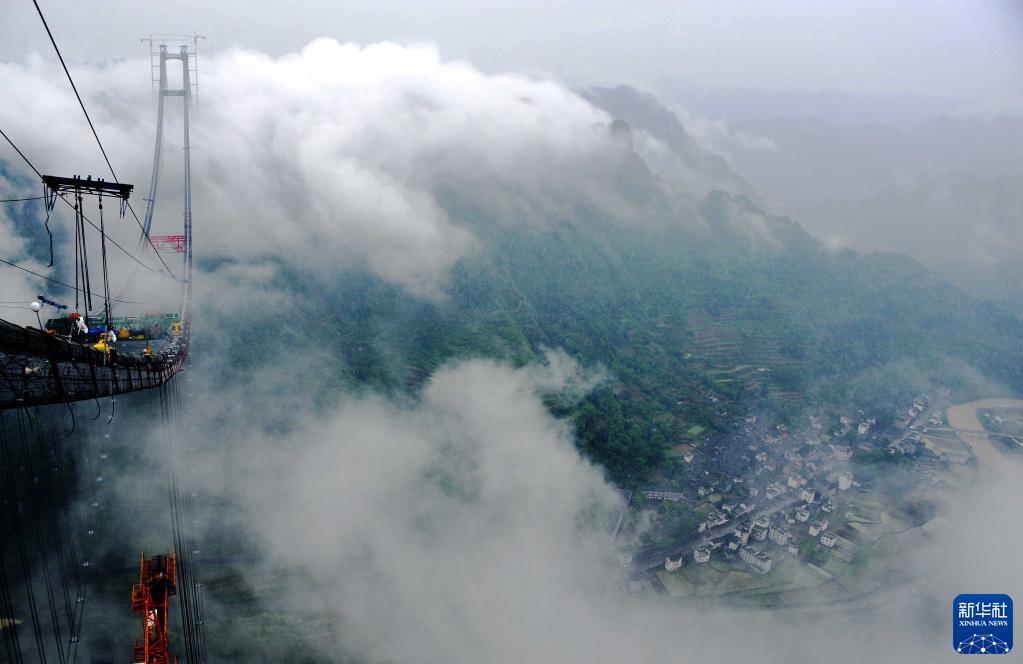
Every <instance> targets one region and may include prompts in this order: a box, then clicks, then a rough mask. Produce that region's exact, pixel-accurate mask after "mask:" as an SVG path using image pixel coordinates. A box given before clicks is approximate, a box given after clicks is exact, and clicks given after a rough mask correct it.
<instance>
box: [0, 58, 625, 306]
mask: <svg viewBox="0 0 1023 664" xmlns="http://www.w3.org/2000/svg"><path fill="white" fill-rule="evenodd" d="M171 64H174V63H173V62H172V63H171ZM146 68H147V64H146V63H145V62H144V61H138V60H131V61H123V62H117V63H114V64H109V65H103V66H91V67H90V66H76V67H75V68H74V70H75V71H74V74H75V76H76V79H77V80H78V83H79V86H80V89H82V90H84V91H85V92H86V104H87V106H88V107H89V109H90V111H91V114H92V116H93V118H94V119H95V120H96V121H97V130H98V132H99V135H100V136H101V138H102V139H103V142H104V144H105V145H106V146H107V150H108V152H109V154H110V155H111V159H112V161H113V162H114V164H115V166H116V168H117V169H118V175H119V176H120V177H121V178H122V179H123V180H125V181H131V182H135V183H136V184H137V185H138V186H137V188H136V202H138V199H139V198H140V197H142V196H145V191H144V187H143V186H141V185H142V183H145V182H148V175H149V160H150V158H151V157H150V150H151V145H152V140H153V137H152V133H153V129H152V127H153V98H152V96H151V94H150V92H149V91H148V90H147V89H146V88H147V86H146V85H144V84H142V83H141V78H142V77H141V74H142V73H144V72H145V71H146ZM0 85H2V86H3V88H4V89H5V90H7V91H9V97H8V100H7V102H8V103H6V104H5V107H4V109H3V110H0V122H2V123H3V126H4V127H5V128H6V129H7V130H8V131H9V133H10V134H11V135H12V136H13V137H14V138H15V140H16V141H17V142H19V143H20V144H21V146H22V148H23V149H24V150H25V152H26V153H27V154H29V155H32V157H31V158H33V159H34V160H36V161H38V162H39V163H38V164H37V166H38V167H40V168H41V169H42V170H45V171H60V172H67V173H83V174H84V173H92V174H94V175H96V176H100V175H105V170H106V169H105V167H104V165H103V162H102V161H101V160H100V155H99V152H98V149H97V148H96V146H95V145H94V144H93V143H92V139H91V136H90V135H89V133H88V131H87V130H86V127H85V124H84V119H83V118H82V117H81V114H80V112H79V111H78V110H76V105H75V102H74V99H73V97H72V96H71V95H70V92H69V90H68V89H67V84H66V81H65V80H63V78H62V77H61V76H60V72H59V70H57V69H56V68H55V67H54V66H53V63H51V62H49V61H48V60H46V59H44V58H41V57H39V56H30V57H29V58H27V60H26V61H25V62H24V63H20V64H17V63H15V64H12V63H5V64H0ZM201 85H202V89H201V97H200V100H201V103H200V105H199V106H197V107H195V108H193V109H192V116H191V119H192V136H191V145H192V150H191V155H192V173H193V208H194V219H195V221H194V223H195V234H196V248H197V251H198V253H199V256H200V257H202V256H221V257H228V258H234V259H239V260H261V259H264V258H266V257H268V256H279V255H281V254H285V255H287V256H288V257H289V260H291V261H293V262H294V263H296V264H299V265H302V266H303V267H306V268H308V269H310V270H314V271H319V272H321V273H324V274H326V273H329V272H331V271H333V270H334V269H335V268H336V267H338V266H346V265H348V266H356V267H365V268H367V269H369V270H370V271H372V272H373V273H374V274H376V275H378V276H380V277H382V278H383V279H385V280H387V281H390V282H392V283H395V284H399V285H401V286H402V287H404V288H406V289H407V290H409V291H410V292H413V293H415V294H417V295H421V296H424V297H432V298H436V297H442V295H443V290H444V285H445V280H446V277H447V274H448V272H449V270H450V269H451V268H452V266H453V265H454V264H455V263H457V262H458V261H459V260H460V259H461V258H462V257H463V256H466V255H467V254H468V253H470V252H471V251H472V250H473V247H474V244H475V240H474V238H473V235H472V234H471V232H470V231H469V230H468V229H467V228H466V227H465V226H464V225H462V224H460V223H458V222H457V221H456V220H452V219H451V218H450V215H449V211H448V210H446V209H445V208H444V206H443V205H442V204H441V202H440V201H439V192H441V191H444V190H453V191H456V192H458V194H459V195H460V196H462V197H463V198H466V199H470V200H471V199H472V198H473V197H474V196H476V197H477V198H479V199H487V200H489V201H491V202H492V203H493V206H492V207H493V208H494V210H496V211H497V212H498V213H500V214H496V215H495V216H496V217H497V218H498V219H502V220H505V221H509V222H511V223H514V222H515V221H516V220H517V219H519V218H520V215H519V213H521V211H522V207H523V204H522V201H523V200H529V201H531V203H532V204H534V205H536V204H540V205H549V206H560V207H561V208H562V209H563V208H564V207H565V203H563V201H566V200H569V201H578V200H580V199H582V200H590V201H594V202H595V204H597V205H598V206H602V207H610V208H612V209H614V210H620V209H621V208H622V207H623V206H626V205H627V203H626V202H625V200H624V199H623V198H622V196H621V195H620V194H618V193H616V188H615V186H614V177H615V175H616V171H615V169H616V168H617V167H618V164H619V162H621V161H622V160H623V159H625V157H626V154H625V151H624V150H623V149H622V148H621V146H619V145H618V144H616V143H614V142H613V141H611V140H609V137H608V131H607V125H608V123H609V122H610V119H609V118H608V117H607V116H606V115H605V114H604V113H603V112H601V111H599V110H597V109H595V108H593V107H592V106H591V105H589V104H588V103H587V102H585V101H584V100H582V99H581V98H579V97H578V96H577V95H576V94H575V93H573V92H571V91H570V90H568V89H566V88H564V87H562V86H560V85H557V84H555V83H552V82H548V81H538V80H531V79H528V78H524V77H521V76H508V75H485V74H482V73H480V72H479V71H477V70H475V69H473V68H472V67H471V66H469V65H467V64H464V63H459V62H445V61H443V60H442V59H441V57H440V55H439V54H438V52H437V51H436V49H434V48H433V47H430V46H399V45H396V44H387V43H382V44H374V45H370V46H365V47H361V46H357V45H354V44H340V43H338V42H335V41H332V40H327V39H323V40H318V41H315V42H313V43H311V44H309V45H308V46H306V47H305V48H304V49H302V51H300V52H298V53H292V54H289V55H284V56H281V57H278V58H271V57H268V56H265V55H262V54H260V53H256V52H253V51H246V50H232V51H228V52H226V53H224V54H223V55H219V56H216V57H214V58H212V59H210V60H204V61H203V63H202V78H201ZM173 101H175V100H174V99H173V98H171V99H169V100H168V102H169V103H168V105H167V119H166V129H165V140H166V144H165V149H164V155H163V172H162V175H161V181H162V183H163V184H162V185H161V193H160V200H159V201H158V208H157V223H156V225H155V231H154V232H156V233H171V232H174V230H175V228H176V227H177V225H178V221H177V220H178V219H179V218H180V217H179V214H180V212H179V210H180V207H179V204H178V201H179V200H180V193H179V192H180V184H179V182H180V177H179V173H180V168H181V166H180V160H179V155H180V151H179V148H180V147H181V139H180V138H179V129H178V127H179V126H180V125H179V119H178V117H177V116H178V115H179V112H178V111H177V107H176V106H175V104H174V103H173ZM12 168H13V173H15V174H16V175H17V177H16V178H14V179H13V180H12V176H8V184H10V185H14V184H20V185H21V186H23V187H31V186H33V185H32V184H31V183H32V181H33V180H34V178H33V177H32V176H31V174H30V172H29V171H28V170H27V169H26V168H25V167H24V166H23V165H20V164H12ZM609 185H610V186H609ZM501 197H503V198H504V199H507V200H508V201H509V202H508V204H507V205H504V206H502V205H500V204H499V203H498V201H499V200H500V199H501ZM544 201H546V203H544ZM137 207H139V208H140V210H139V211H141V204H139V205H138V206H137ZM537 216H543V215H537ZM111 232H112V234H115V233H120V237H122V238H127V239H130V238H131V236H132V233H133V232H135V231H133V230H132V225H130V224H129V225H127V226H125V227H123V228H117V229H114V230H113V231H111ZM126 241H127V240H126ZM132 246H133V243H132ZM115 260H120V259H116V258H115ZM150 260H152V259H151V258H150Z"/></svg>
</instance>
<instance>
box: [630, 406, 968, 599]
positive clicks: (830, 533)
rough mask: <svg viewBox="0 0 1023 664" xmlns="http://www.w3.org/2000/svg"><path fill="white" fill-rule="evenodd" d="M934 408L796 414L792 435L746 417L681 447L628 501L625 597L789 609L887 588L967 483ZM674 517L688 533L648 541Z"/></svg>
mask: <svg viewBox="0 0 1023 664" xmlns="http://www.w3.org/2000/svg"><path fill="white" fill-rule="evenodd" d="M944 396H946V394H944V393H941V392H939V393H938V395H937V397H936V398H935V397H933V396H932V395H929V394H921V395H919V396H917V397H915V398H914V399H912V401H910V402H907V403H904V404H899V407H898V409H897V411H896V416H895V417H888V418H887V419H888V420H889V421H887V422H885V423H883V424H881V425H879V424H878V418H877V417H875V416H874V415H871V414H870V413H865V412H862V411H860V412H855V413H848V414H844V413H840V412H839V413H827V412H818V413H810V414H807V415H805V416H803V417H801V418H800V419H799V422H798V425H796V426H792V425H786V424H783V423H781V422H777V421H772V420H771V419H769V418H768V417H765V416H758V415H747V416H744V417H742V418H738V419H736V420H734V421H733V423H732V425H733V432H730V433H725V434H721V435H718V436H706V437H705V438H704V439H703V440H701V441H699V444H689V445H685V446H683V447H682V449H680V450H679V458H678V460H677V463H676V467H675V472H674V473H673V474H672V475H671V476H670V477H668V478H667V481H665V482H664V483H663V484H658V485H657V486H646V487H642V488H641V489H639V490H638V491H636V492H635V494H634V495H633V496H632V501H631V502H632V503H633V505H634V514H635V515H636V517H635V519H636V521H637V522H639V523H645V524H647V525H646V528H647V532H646V534H643V533H642V532H641V533H640V537H639V539H638V541H637V542H635V543H634V544H636V546H629V545H628V544H627V543H626V542H625V541H624V540H623V542H622V543H621V544H622V547H621V548H622V552H621V553H620V556H619V559H620V562H622V564H623V565H624V566H625V567H626V569H628V570H629V571H630V583H629V590H630V591H631V592H633V593H642V592H659V593H665V594H667V595H669V596H671V597H673V598H686V599H696V598H710V597H715V598H718V599H724V600H726V601H731V602H736V603H743V604H755V605H760V606H779V605H800V606H803V605H806V604H813V603H817V602H824V603H826V602H847V601H851V600H855V598H857V597H862V596H863V595H864V594H865V593H868V592H877V591H878V590H879V589H882V588H890V587H895V586H897V585H898V584H899V583H900V582H903V581H905V580H906V578H905V575H904V574H903V573H902V572H900V571H899V570H900V565H899V564H898V562H897V558H898V557H899V555H900V554H902V553H906V552H911V551H913V550H917V549H919V548H920V547H923V546H926V544H927V541H928V540H929V539H930V536H931V533H933V532H934V531H935V530H936V529H938V528H940V527H941V526H942V525H943V523H944V522H945V520H944V518H943V517H941V516H939V515H938V513H937V512H938V510H937V508H936V506H937V505H938V504H939V502H940V500H941V499H942V496H943V494H944V492H946V491H947V489H949V488H953V489H954V488H960V487H962V486H964V485H965V484H966V483H968V482H970V481H972V478H973V473H974V467H973V464H972V462H971V459H972V457H971V453H970V449H969V447H968V446H967V445H965V444H964V443H963V442H962V441H961V440H959V439H958V438H957V437H956V436H955V433H954V432H952V430H951V429H950V428H949V427H948V424H947V421H946V420H945V418H944V404H943V403H942V398H943V397H944ZM893 473H894V474H896V475H893ZM896 477H897V480H898V481H897V483H893V482H892V479H893V478H896ZM678 512H682V513H685V514H689V515H693V516H694V521H695V519H697V518H698V522H694V523H693V524H692V527H690V528H688V530H687V531H686V532H683V533H681V536H679V537H677V538H676V539H672V538H671V536H670V535H671V534H675V535H678V533H671V534H669V536H668V537H659V536H658V535H659V533H657V527H656V524H657V523H658V521H659V520H664V519H666V518H667V517H665V516H663V515H671V514H675V513H678ZM620 526H621V524H620V523H619V527H620ZM651 532H652V533H654V534H653V535H651ZM626 539H627V538H626Z"/></svg>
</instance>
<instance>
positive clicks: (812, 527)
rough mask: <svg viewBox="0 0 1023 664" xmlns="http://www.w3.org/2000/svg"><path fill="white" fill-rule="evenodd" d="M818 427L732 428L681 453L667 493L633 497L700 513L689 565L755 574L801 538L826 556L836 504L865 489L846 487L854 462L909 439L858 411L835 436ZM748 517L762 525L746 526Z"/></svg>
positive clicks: (752, 424) (917, 409)
mask: <svg viewBox="0 0 1023 664" xmlns="http://www.w3.org/2000/svg"><path fill="white" fill-rule="evenodd" d="M929 404H930V397H929V396H927V395H921V396H918V397H916V398H915V399H914V400H913V403H912V405H911V406H910V407H909V408H907V409H906V410H905V413H906V414H907V415H908V416H909V420H908V422H909V423H911V422H912V421H913V420H914V418H916V417H918V416H919V415H920V414H921V413H923V412H925V411H926V409H927V407H928V406H929ZM826 421H827V418H826V417H824V416H823V415H820V414H810V415H808V416H807V417H806V419H804V420H803V422H802V423H801V424H800V425H799V426H793V427H792V428H791V430H790V427H788V426H786V425H785V424H783V423H776V424H775V423H772V422H770V421H767V422H765V421H763V420H761V421H759V422H758V418H757V417H756V416H748V417H745V418H740V419H737V420H736V421H735V423H734V424H735V431H734V432H733V433H728V434H721V435H720V436H718V437H715V438H704V441H703V442H704V445H703V447H697V448H695V450H696V453H695V454H694V452H693V451H692V450H689V451H687V452H686V455H685V457H684V458H683V462H684V465H682V466H681V470H680V472H679V475H678V478H677V481H676V482H674V484H673V485H672V486H671V487H670V488H649V489H644V490H642V493H643V495H645V496H646V498H647V499H648V500H670V501H685V502H688V503H690V504H692V505H693V506H694V507H695V508H697V509H700V510H702V511H703V512H704V513H705V515H706V516H705V518H704V520H703V522H702V523H701V524H700V525H699V529H698V530H699V534H700V535H702V537H703V538H704V541H705V542H706V543H705V544H704V545H702V546H699V547H698V548H695V549H691V550H690V551H691V556H692V562H693V563H694V564H705V563H707V562H709V561H710V560H711V558H712V556H717V555H720V556H723V557H725V558H726V559H737V560H739V561H741V562H742V563H745V564H746V565H748V566H749V567H750V568H752V569H753V570H754V571H756V572H758V573H761V574H764V573H767V572H769V571H770V570H771V569H772V566H773V565H774V564H775V560H776V559H777V558H779V557H780V556H785V555H792V556H798V555H799V544H800V543H803V545H804V546H805V544H806V542H807V540H808V538H813V539H814V540H816V543H817V544H818V545H819V546H821V547H823V548H827V549H830V548H832V547H834V546H835V545H836V543H837V542H838V540H839V537H838V535H837V534H836V533H835V532H834V531H833V530H829V525H831V522H833V521H835V518H834V517H835V514H834V511H835V510H836V508H837V506H836V499H837V498H838V496H839V495H840V494H841V493H842V492H848V491H851V490H854V489H864V490H865V489H867V488H869V483H870V482H869V478H867V479H865V480H861V482H862V486H861V482H858V481H856V479H855V478H854V475H853V472H852V471H851V466H850V461H851V460H852V459H853V457H854V455H855V454H856V453H857V451H858V450H859V451H867V452H873V451H878V450H884V449H889V448H890V441H891V440H893V439H896V438H898V439H900V440H905V439H908V438H909V437H908V436H906V435H903V434H902V433H901V432H899V431H898V430H897V429H896V428H895V426H884V427H880V426H878V422H877V419H876V418H875V417H872V416H869V414H866V413H863V412H862V411H860V412H858V413H857V414H856V416H850V415H840V416H838V417H837V426H836V425H835V424H836V421H835V420H834V419H832V420H830V421H831V424H826ZM897 424H898V422H897V423H896V425H897ZM744 469H745V470H744ZM757 513H760V514H761V516H757V517H756V518H753V515H755V514H757ZM764 513H766V514H767V515H764ZM715 551H720V553H714V552H715ZM689 555H690V554H688V553H687V554H686V555H683V556H680V557H679V558H677V559H672V558H671V557H668V558H667V559H666V560H665V563H664V567H665V569H667V570H668V571H674V570H678V569H680V568H681V567H682V566H683V564H684V563H685V559H686V558H688V556H689Z"/></svg>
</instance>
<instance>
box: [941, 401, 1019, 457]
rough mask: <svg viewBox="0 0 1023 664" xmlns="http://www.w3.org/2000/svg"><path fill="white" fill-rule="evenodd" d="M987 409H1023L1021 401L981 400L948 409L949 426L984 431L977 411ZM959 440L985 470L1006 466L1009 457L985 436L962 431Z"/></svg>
mask: <svg viewBox="0 0 1023 664" xmlns="http://www.w3.org/2000/svg"><path fill="white" fill-rule="evenodd" d="M985 408H1019V409H1023V400H1021V399H981V400H980V401H971V402H969V403H962V404H959V405H958V406H949V407H948V424H949V426H951V427H952V428H953V429H970V430H973V431H983V430H984V425H983V424H981V423H980V418H979V417H978V416H977V411H979V410H983V409H985ZM958 436H959V438H960V439H961V440H962V441H963V442H964V443H966V444H967V445H969V446H970V449H971V450H972V451H973V454H974V456H976V457H977V461H978V463H979V464H980V465H981V466H982V467H984V469H985V470H995V471H996V472H997V469H998V468H1000V467H1001V466H1002V465H1004V464H1005V462H1006V460H1007V457H1006V456H1005V455H1004V454H1002V452H1001V450H999V449H998V446H997V445H995V444H994V443H993V442H991V438H990V437H988V436H986V435H984V434H977V433H966V432H963V431H960V432H959V433H958Z"/></svg>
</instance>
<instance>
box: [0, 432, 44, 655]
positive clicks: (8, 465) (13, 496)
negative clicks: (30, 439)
mask: <svg viewBox="0 0 1023 664" xmlns="http://www.w3.org/2000/svg"><path fill="white" fill-rule="evenodd" d="M0 444H2V447H3V449H2V452H3V460H4V463H3V466H4V468H5V469H6V471H7V487H8V496H9V499H10V501H11V506H12V512H13V517H14V518H13V521H14V536H15V539H16V540H17V543H18V559H19V562H20V563H21V578H22V582H23V583H24V584H25V595H26V598H27V600H28V608H29V616H30V618H31V622H32V635H33V637H35V646H36V655H37V657H38V659H39V661H40V662H42V663H43V664H46V661H47V660H46V648H45V647H44V645H43V629H42V624H41V623H40V620H39V609H38V606H37V604H36V596H35V587H34V586H33V584H32V567H31V564H30V563H29V559H28V550H27V548H26V546H25V529H24V528H23V527H22V525H21V513H20V510H19V509H18V506H19V501H18V490H17V485H16V475H15V472H14V462H13V459H12V456H11V450H10V447H9V444H8V440H7V427H6V426H5V424H4V417H3V414H2V413H0Z"/></svg>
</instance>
